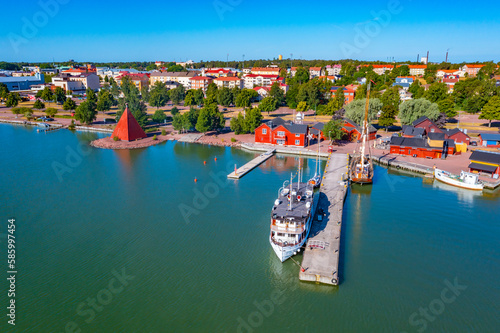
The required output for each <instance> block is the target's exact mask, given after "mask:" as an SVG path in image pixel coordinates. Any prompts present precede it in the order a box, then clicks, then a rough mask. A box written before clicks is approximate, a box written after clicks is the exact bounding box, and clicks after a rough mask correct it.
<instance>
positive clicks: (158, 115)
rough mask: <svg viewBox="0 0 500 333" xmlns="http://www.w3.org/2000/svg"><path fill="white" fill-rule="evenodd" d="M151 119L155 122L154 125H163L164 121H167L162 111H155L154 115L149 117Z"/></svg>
mask: <svg viewBox="0 0 500 333" xmlns="http://www.w3.org/2000/svg"><path fill="white" fill-rule="evenodd" d="M151 119H152V120H153V121H154V122H155V123H159V124H160V123H163V122H164V121H165V119H167V116H166V115H165V112H163V110H156V111H155V113H154V114H153V116H152V117H151Z"/></svg>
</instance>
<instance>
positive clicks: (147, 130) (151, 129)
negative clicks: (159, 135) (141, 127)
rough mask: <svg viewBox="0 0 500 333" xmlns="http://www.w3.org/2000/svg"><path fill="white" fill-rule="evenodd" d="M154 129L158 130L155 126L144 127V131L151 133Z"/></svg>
mask: <svg viewBox="0 0 500 333" xmlns="http://www.w3.org/2000/svg"><path fill="white" fill-rule="evenodd" d="M156 131H158V128H156V127H150V128H146V130H145V132H146V133H151V132H156Z"/></svg>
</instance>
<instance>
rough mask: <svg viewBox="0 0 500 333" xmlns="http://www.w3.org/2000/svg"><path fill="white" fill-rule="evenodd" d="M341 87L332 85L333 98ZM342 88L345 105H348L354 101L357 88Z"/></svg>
mask: <svg viewBox="0 0 500 333" xmlns="http://www.w3.org/2000/svg"><path fill="white" fill-rule="evenodd" d="M339 88H341V87H332V89H330V91H331V93H332V98H334V97H335V94H336V92H337V89H339ZM342 90H343V91H344V98H345V100H344V105H347V104H349V103H351V102H352V101H354V95H355V93H356V90H354V89H353V88H352V87H342Z"/></svg>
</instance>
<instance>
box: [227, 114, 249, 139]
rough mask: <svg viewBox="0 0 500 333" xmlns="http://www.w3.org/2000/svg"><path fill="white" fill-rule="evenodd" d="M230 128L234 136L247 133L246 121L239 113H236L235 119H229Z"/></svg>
mask: <svg viewBox="0 0 500 333" xmlns="http://www.w3.org/2000/svg"><path fill="white" fill-rule="evenodd" d="M230 128H231V131H233V132H234V134H236V135H239V134H244V133H247V129H246V121H245V118H243V115H242V114H241V112H239V113H238V116H237V117H233V118H231V123H230Z"/></svg>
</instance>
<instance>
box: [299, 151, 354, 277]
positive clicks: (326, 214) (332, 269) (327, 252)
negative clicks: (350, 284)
mask: <svg viewBox="0 0 500 333" xmlns="http://www.w3.org/2000/svg"><path fill="white" fill-rule="evenodd" d="M347 168H348V156H347V154H331V155H330V157H329V158H328V162H327V165H326V167H325V172H324V175H323V181H322V183H321V190H320V193H319V196H320V197H319V202H318V206H317V209H316V215H315V217H314V220H313V222H312V226H311V232H310V234H309V239H308V241H307V243H306V249H305V251H304V258H303V260H302V269H301V271H300V273H299V279H300V280H301V281H311V282H317V283H323V284H328V285H338V284H339V252H340V232H341V229H342V212H343V208H344V198H345V195H346V193H347V184H348V182H347V179H348V176H347Z"/></svg>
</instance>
